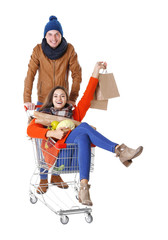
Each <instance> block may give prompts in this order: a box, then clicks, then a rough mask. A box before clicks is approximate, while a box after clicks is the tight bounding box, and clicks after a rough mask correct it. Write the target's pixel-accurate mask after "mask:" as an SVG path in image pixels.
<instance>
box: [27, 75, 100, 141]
mask: <svg viewBox="0 0 168 240" xmlns="http://www.w3.org/2000/svg"><path fill="white" fill-rule="evenodd" d="M97 83H98V79H97V78H93V77H91V78H90V80H89V83H88V85H87V88H86V90H85V92H84V94H83V96H82V98H81V100H80V101H79V103H78V105H77V106H75V109H74V110H73V119H74V120H77V121H80V122H81V121H82V119H83V118H84V116H85V114H86V112H87V110H88V109H89V107H90V103H91V101H92V99H93V96H94V92H95V90H96V86H97ZM48 130H49V129H47V128H44V126H43V125H41V124H37V123H35V119H33V120H32V121H31V123H30V124H29V126H28V128H27V134H28V136H30V137H32V138H42V139H45V140H46V139H47V137H46V133H47V131H48ZM70 132H71V131H69V132H68V133H67V134H66V136H65V137H64V138H62V139H61V140H58V141H57V142H58V143H64V142H65V140H66V138H67V137H68V135H69V134H70Z"/></svg>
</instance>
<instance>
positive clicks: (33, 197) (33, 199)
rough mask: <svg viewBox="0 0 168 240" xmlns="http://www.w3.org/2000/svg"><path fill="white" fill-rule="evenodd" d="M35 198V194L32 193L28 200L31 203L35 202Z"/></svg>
mask: <svg viewBox="0 0 168 240" xmlns="http://www.w3.org/2000/svg"><path fill="white" fill-rule="evenodd" d="M37 200H38V199H37V198H36V196H34V195H32V196H31V197H30V202H31V203H32V204H35V203H36V202H37Z"/></svg>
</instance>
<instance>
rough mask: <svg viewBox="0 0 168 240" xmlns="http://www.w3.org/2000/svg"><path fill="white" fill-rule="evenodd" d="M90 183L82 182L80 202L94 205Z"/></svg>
mask: <svg viewBox="0 0 168 240" xmlns="http://www.w3.org/2000/svg"><path fill="white" fill-rule="evenodd" d="M89 188H90V185H89V184H86V183H80V191H79V196H78V197H79V202H80V203H82V204H83V205H87V206H92V205H93V203H92V201H91V200H90V194H89Z"/></svg>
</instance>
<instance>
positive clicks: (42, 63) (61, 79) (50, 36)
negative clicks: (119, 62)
mask: <svg viewBox="0 0 168 240" xmlns="http://www.w3.org/2000/svg"><path fill="white" fill-rule="evenodd" d="M37 70H38V83H37V95H38V102H37V105H41V104H42V103H43V102H44V100H45V97H46V96H47V94H48V93H49V92H50V90H51V89H52V88H53V87H55V86H57V85H59V86H63V87H65V89H66V90H67V91H68V92H69V82H68V75H69V70H70V71H71V75H72V86H71V91H70V94H69V102H70V103H72V104H73V105H75V102H76V99H77V97H78V95H79V90H80V83H81V81H82V77H81V67H80V65H79V63H78V57H77V54H76V52H75V50H74V47H73V46H72V45H71V44H70V43H67V41H66V39H65V38H64V37H63V30H62V26H61V24H60V22H59V21H58V20H57V18H56V17H55V16H51V17H50V18H49V22H48V23H47V24H46V26H45V28H44V38H43V40H42V43H41V44H37V45H36V47H35V48H34V49H33V53H32V55H31V59H30V62H29V65H28V71H27V76H26V78H25V81H24V105H25V106H26V107H27V108H28V109H29V110H33V109H34V108H35V104H34V103H32V99H31V95H32V88H33V81H34V78H35V75H36V73H37Z"/></svg>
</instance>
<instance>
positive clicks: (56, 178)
mask: <svg viewBox="0 0 168 240" xmlns="http://www.w3.org/2000/svg"><path fill="white" fill-rule="evenodd" d="M51 183H52V184H53V185H57V187H59V188H64V189H67V188H68V187H69V186H68V184H67V183H65V182H64V181H63V180H62V178H61V177H60V176H59V175H52V176H51Z"/></svg>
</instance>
